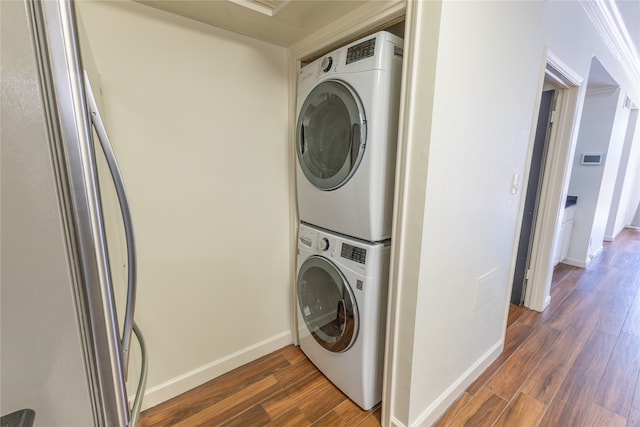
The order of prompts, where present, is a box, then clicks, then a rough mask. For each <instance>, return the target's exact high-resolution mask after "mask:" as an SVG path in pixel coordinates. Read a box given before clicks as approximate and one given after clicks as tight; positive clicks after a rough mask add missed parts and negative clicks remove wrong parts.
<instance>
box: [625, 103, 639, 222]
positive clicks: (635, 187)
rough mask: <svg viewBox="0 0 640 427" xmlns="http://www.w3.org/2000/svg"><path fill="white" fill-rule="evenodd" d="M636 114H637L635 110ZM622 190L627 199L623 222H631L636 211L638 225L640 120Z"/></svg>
mask: <svg viewBox="0 0 640 427" xmlns="http://www.w3.org/2000/svg"><path fill="white" fill-rule="evenodd" d="M636 114H638V112H637V110H636ZM623 192H624V193H626V194H628V200H627V202H626V203H625V205H624V206H625V207H626V209H625V210H626V212H625V216H624V224H625V225H630V224H632V223H633V221H634V217H635V216H636V213H638V216H637V217H636V225H638V224H640V120H638V121H637V123H636V129H635V136H634V140H633V144H632V146H631V151H630V153H629V166H628V167H627V176H626V177H625V186H624V188H623Z"/></svg>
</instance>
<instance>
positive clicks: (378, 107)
mask: <svg viewBox="0 0 640 427" xmlns="http://www.w3.org/2000/svg"><path fill="white" fill-rule="evenodd" d="M402 46H403V41H402V39H400V38H398V37H396V36H394V35H393V34H391V33H388V32H379V33H376V34H373V35H371V36H369V37H366V38H364V39H362V40H359V41H357V42H354V43H351V44H349V45H347V46H345V47H343V48H341V49H338V50H336V51H334V52H331V53H329V54H327V55H324V56H323V57H321V58H319V59H317V60H316V61H314V62H312V63H311V64H309V65H307V66H305V67H304V68H303V69H302V70H301V71H300V75H299V78H298V116H297V117H298V119H297V124H296V151H297V158H298V161H297V175H296V177H297V194H298V211H299V214H300V219H301V220H302V221H304V222H307V223H310V224H313V225H317V226H319V227H323V228H327V229H329V230H333V231H336V232H339V233H343V234H346V235H348V236H353V237H357V238H360V239H364V240H368V241H382V240H385V239H388V238H390V237H391V218H392V205H393V187H394V178H395V176H394V175H395V161H396V146H397V144H396V140H397V133H398V110H399V96H400V82H401V73H402Z"/></svg>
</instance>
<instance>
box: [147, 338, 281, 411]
mask: <svg viewBox="0 0 640 427" xmlns="http://www.w3.org/2000/svg"><path fill="white" fill-rule="evenodd" d="M291 343H292V337H291V332H290V331H285V332H281V333H280V334H278V335H275V336H273V337H271V338H267V339H266V340H263V341H261V342H259V343H257V344H254V345H252V346H249V347H246V348H244V349H242V350H239V351H236V352H235V353H231V354H228V355H226V356H224V357H222V358H220V359H218V360H214V361H213V362H210V363H207V364H206V365H203V366H201V367H199V368H196V369H193V370H191V371H189V372H186V373H184V374H182V375H180V376H177V377H175V378H172V379H170V380H168V381H165V382H163V383H161V384H158V385H156V386H153V387H150V388H148V389H147V390H146V392H145V394H144V399H143V401H142V409H143V410H145V409H148V408H151V407H153V406H156V405H158V404H160V403H162V402H166V401H167V400H169V399H171V398H173V397H176V396H178V395H180V394H182V393H184V392H186V391H189V390H191V389H193V388H195V387H197V386H199V385H202V384H204V383H206V382H207V381H210V380H212V379H214V378H216V377H219V376H220V375H222V374H226V373H227V372H229V371H232V370H234V369H236V368H238V367H240V366H242V365H245V364H247V363H249V362H251V361H253V360H256V359H258V358H260V357H262V356H265V355H267V354H269V353H272V352H274V351H276V350H278V349H281V348H282V347H285V346H287V345H289V344H291Z"/></svg>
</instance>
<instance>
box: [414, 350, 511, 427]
mask: <svg viewBox="0 0 640 427" xmlns="http://www.w3.org/2000/svg"><path fill="white" fill-rule="evenodd" d="M503 346H504V343H503V342H502V341H499V342H497V343H495V344H494V345H493V346H492V347H491V348H490V349H489V351H487V352H486V353H485V354H484V355H483V356H482V357H480V359H478V360H477V361H476V362H475V363H474V364H473V365H471V367H470V368H469V369H467V370H466V371H465V372H464V373H463V374H462V375H461V376H460V377H459V378H458V379H457V380H456V381H455V382H454V383H453V384H451V386H449V388H447V389H446V390H445V392H444V393H442V394H441V395H440V397H438V399H436V400H435V401H434V402H433V403H432V404H431V405H429V406H428V407H427V408H426V409H425V410H424V411H423V412H422V414H420V416H419V417H418V418H417V419H416V420H415V421H414V422H413V423H411V426H412V427H418V426H419V427H427V426H431V425H433V423H435V422H436V421H437V420H438V419H439V418H440V417H441V416H442V415H443V414H444V413H445V412H446V411H447V409H449V406H451V404H452V403H453V402H455V401H456V399H458V397H460V395H461V394H462V393H463V392H464V391H465V390H466V389H467V388H469V386H470V385H471V384H472V383H473V382H474V381H475V380H476V379H477V378H478V377H479V376H480V374H482V373H483V372H484V371H485V369H487V368H488V367H489V365H491V363H493V362H494V361H495V360H496V359H497V358H498V356H500V353H502V349H503Z"/></svg>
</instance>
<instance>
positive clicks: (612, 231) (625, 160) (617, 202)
mask: <svg viewBox="0 0 640 427" xmlns="http://www.w3.org/2000/svg"><path fill="white" fill-rule="evenodd" d="M637 127H638V110H637V109H632V110H631V111H630V112H629V124H628V125H627V130H626V133H625V138H624V146H623V149H622V156H621V158H620V168H619V169H618V174H617V176H616V186H615V189H614V192H613V199H612V200H611V211H610V212H609V219H608V221H607V229H606V231H605V236H604V238H605V240H607V241H613V240H614V239H615V237H616V236H617V235H618V234H620V232H621V231H622V230H623V229H624V227H625V226H627V225H629V224H630V223H631V221H630V220H627V211H628V210H630V209H635V208H636V207H637V206H638V201H637V200H636V197H635V194H633V193H632V191H633V187H634V184H635V182H634V181H635V180H637V177H636V176H635V169H637V167H638V164H639V161H638V156H637V155H636V156H634V157H632V156H631V153H634V154H635V150H636V149H637V148H635V147H634V142H635V141H634V137H635V135H636V128H637ZM638 135H639V136H640V133H638ZM638 144H640V143H638ZM636 145H637V144H636Z"/></svg>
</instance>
